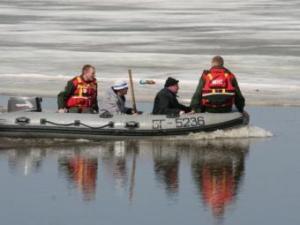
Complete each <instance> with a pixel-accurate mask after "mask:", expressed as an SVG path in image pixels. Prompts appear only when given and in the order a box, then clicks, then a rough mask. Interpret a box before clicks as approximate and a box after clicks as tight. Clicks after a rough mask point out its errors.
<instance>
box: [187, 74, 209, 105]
mask: <svg viewBox="0 0 300 225" xmlns="http://www.w3.org/2000/svg"><path fill="white" fill-rule="evenodd" d="M204 74H206V71H204V72H203V74H202V76H201V78H200V79H199V83H198V86H197V88H196V91H195V93H194V95H193V97H192V100H191V103H190V107H191V108H192V110H195V109H200V108H201V100H202V89H203V86H204V79H203V75H204Z"/></svg>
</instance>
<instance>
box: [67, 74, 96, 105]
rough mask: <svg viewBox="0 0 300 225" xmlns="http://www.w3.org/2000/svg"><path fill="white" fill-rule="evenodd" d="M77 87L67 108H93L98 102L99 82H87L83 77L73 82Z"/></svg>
mask: <svg viewBox="0 0 300 225" xmlns="http://www.w3.org/2000/svg"><path fill="white" fill-rule="evenodd" d="M72 82H73V85H74V87H75V91H74V93H73V95H72V96H71V97H70V98H69V99H68V100H67V107H68V108H71V107H80V108H91V107H92V106H93V104H95V102H96V97H97V81H96V79H95V80H93V81H91V82H86V81H84V80H83V79H82V77H81V76H77V77H75V78H73V80H72Z"/></svg>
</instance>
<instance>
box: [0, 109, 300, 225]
mask: <svg viewBox="0 0 300 225" xmlns="http://www.w3.org/2000/svg"><path fill="white" fill-rule="evenodd" d="M298 112H299V109H298V108H251V109H250V113H251V115H252V123H253V124H255V125H259V126H260V127H263V128H265V129H268V130H271V131H272V132H273V133H274V135H275V136H274V137H272V138H268V139H255V140H254V139H252V140H249V139H230V140H222V139H214V140H202V141H201V140H193V141H191V140H173V141H170V140H163V139H162V140H155V141H151V140H126V141H117V142H112V141H102V142H97V143H91V142H86V141H84V140H78V141H76V142H75V143H72V142H70V141H66V140H65V141H63V140H36V141H28V140H27V141H24V140H20V139H17V140H7V139H2V140H1V147H0V148H1V151H0V177H1V178H2V182H1V191H0V218H1V224H28V225H29V224H30V225H32V224H39V225H43V224H47V225H48V224H56V225H57V224H151V225H152V224H230V225H232V224H249V225H250V224H251V225H253V224H278V225H282V224H291V225H294V224H295V225H296V224H299V223H300V218H299V208H300V202H299V200H300V188H299V185H300V182H299V179H298V178H299V175H300V165H299V158H300V151H299V143H300V142H299V140H298V137H299V131H300V129H299V128H300V120H299V116H298V114H299V113H298Z"/></svg>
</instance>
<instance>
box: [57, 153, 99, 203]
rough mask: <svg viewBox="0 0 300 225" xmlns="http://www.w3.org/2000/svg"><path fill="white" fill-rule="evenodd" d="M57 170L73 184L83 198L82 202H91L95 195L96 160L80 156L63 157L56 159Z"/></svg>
mask: <svg viewBox="0 0 300 225" xmlns="http://www.w3.org/2000/svg"><path fill="white" fill-rule="evenodd" d="M58 165H59V170H60V171H61V172H63V173H65V174H66V176H65V177H66V178H67V179H68V181H69V182H70V183H71V184H74V185H75V186H76V187H77V188H78V189H79V190H80V191H81V192H82V193H83V196H84V200H87V201H89V200H93V199H94V198H95V193H96V182H97V171H98V170H97V169H98V159H97V158H96V157H89V156H85V155H82V154H80V153H79V154H76V155H74V156H71V157H70V156H63V157H61V158H59V159H58Z"/></svg>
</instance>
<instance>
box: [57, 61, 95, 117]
mask: <svg viewBox="0 0 300 225" xmlns="http://www.w3.org/2000/svg"><path fill="white" fill-rule="evenodd" d="M95 73H96V70H95V67H93V66H91V65H84V66H83V68H82V73H81V75H79V76H76V77H74V78H73V79H72V80H70V81H68V83H67V86H66V87H65V90H64V91H62V92H60V93H59V94H58V97H57V103H58V112H60V113H64V112H70V113H94V112H98V111H99V108H98V101H97V92H98V90H97V80H96V78H95Z"/></svg>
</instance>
